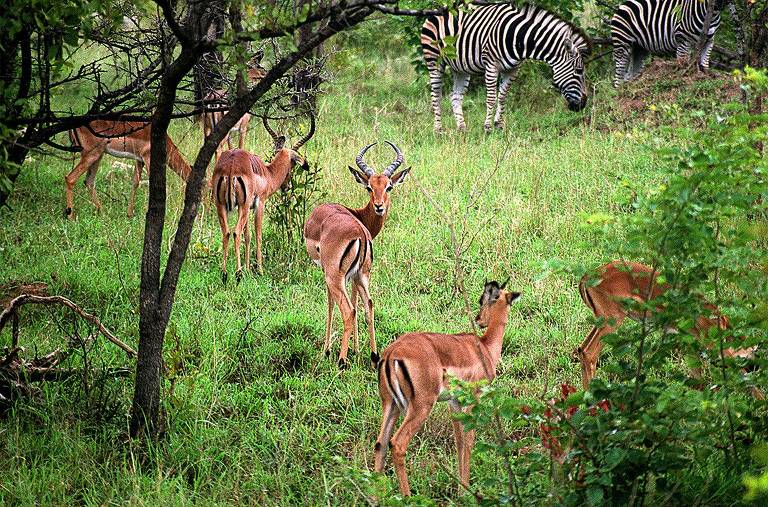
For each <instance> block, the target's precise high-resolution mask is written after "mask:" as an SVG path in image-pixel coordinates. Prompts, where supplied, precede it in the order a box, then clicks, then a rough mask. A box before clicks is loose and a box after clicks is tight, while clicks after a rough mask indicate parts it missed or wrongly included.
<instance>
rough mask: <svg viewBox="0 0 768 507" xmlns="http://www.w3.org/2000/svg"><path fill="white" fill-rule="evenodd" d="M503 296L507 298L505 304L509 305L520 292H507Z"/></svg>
mask: <svg viewBox="0 0 768 507" xmlns="http://www.w3.org/2000/svg"><path fill="white" fill-rule="evenodd" d="M504 296H505V297H506V298H507V304H508V305H511V304H512V303H513V302H514V301H515V300H516V299H517V298H519V297H520V293H519V292H507V293H506V294H505V295H504Z"/></svg>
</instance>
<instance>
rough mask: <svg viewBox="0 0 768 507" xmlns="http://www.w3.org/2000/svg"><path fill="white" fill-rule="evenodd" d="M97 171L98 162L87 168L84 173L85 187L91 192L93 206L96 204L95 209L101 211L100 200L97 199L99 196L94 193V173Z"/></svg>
mask: <svg viewBox="0 0 768 507" xmlns="http://www.w3.org/2000/svg"><path fill="white" fill-rule="evenodd" d="M99 162H101V159H99ZM98 171H99V163H96V164H93V165H91V167H89V168H88V172H87V173H85V187H86V188H87V189H88V192H89V193H90V194H91V202H92V203H93V205H94V206H96V211H99V212H100V211H101V201H99V196H98V195H96V173H97V172H98Z"/></svg>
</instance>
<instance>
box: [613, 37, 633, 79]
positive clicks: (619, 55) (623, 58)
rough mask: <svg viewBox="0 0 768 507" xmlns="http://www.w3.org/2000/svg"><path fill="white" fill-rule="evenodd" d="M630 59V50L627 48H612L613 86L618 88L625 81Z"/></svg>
mask: <svg viewBox="0 0 768 507" xmlns="http://www.w3.org/2000/svg"><path fill="white" fill-rule="evenodd" d="M631 57H632V48H630V47H627V46H614V47H613V63H614V65H615V68H616V69H615V72H614V74H613V86H614V87H615V88H618V87H619V85H620V84H621V83H623V82H624V81H626V80H627V69H628V68H629V59H630V58H631Z"/></svg>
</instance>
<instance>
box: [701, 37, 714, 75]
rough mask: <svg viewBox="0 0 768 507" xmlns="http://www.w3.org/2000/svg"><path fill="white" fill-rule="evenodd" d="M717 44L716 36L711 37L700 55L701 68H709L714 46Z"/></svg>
mask: <svg viewBox="0 0 768 507" xmlns="http://www.w3.org/2000/svg"><path fill="white" fill-rule="evenodd" d="M714 44H715V37H714V36H712V37H709V38H708V39H707V43H706V44H704V48H703V49H702V50H701V55H700V56H699V70H707V69H709V57H710V55H711V54H712V46H713V45H714Z"/></svg>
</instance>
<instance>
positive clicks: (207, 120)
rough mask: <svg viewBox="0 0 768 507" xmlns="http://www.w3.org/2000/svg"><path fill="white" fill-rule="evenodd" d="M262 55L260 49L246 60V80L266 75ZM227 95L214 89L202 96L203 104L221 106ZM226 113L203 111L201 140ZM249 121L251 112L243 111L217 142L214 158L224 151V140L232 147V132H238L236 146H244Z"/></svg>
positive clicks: (249, 80) (241, 147)
mask: <svg viewBox="0 0 768 507" xmlns="http://www.w3.org/2000/svg"><path fill="white" fill-rule="evenodd" d="M263 56H264V52H263V51H260V52H258V53H256V55H255V56H254V57H253V58H252V59H251V61H250V62H248V82H249V83H250V84H255V83H257V82H258V81H259V80H261V79H262V78H263V77H264V76H266V75H267V71H266V69H264V67H262V66H261V58H262V57H263ZM227 99H228V95H227V92H226V90H214V91H212V92H210V93H208V94H207V95H206V96H205V97H203V104H204V105H205V106H214V107H223V106H226V104H227ZM226 113H227V111H208V112H205V113H203V140H205V138H207V137H208V136H209V135H211V132H213V129H214V128H216V125H217V124H218V123H219V122H220V121H221V118H222V117H223V116H224V115H225V114H226ZM250 122H251V114H250V113H245V114H244V115H243V117H242V118H240V119H239V120H238V121H237V123H235V126H234V127H232V128H231V129H230V131H229V132H228V133H227V137H226V138H225V139H224V140H222V141H221V143H219V146H218V147H217V148H216V152H215V153H214V154H213V157H214V160H215V161H216V162H218V161H219V157H220V156H221V154H222V153H224V141H225V140H226V142H227V149H229V150H231V149H232V137H231V134H232V132H237V133H238V139H237V147H238V148H240V149H241V150H242V149H243V148H244V146H245V137H246V135H247V134H248V125H249V124H250Z"/></svg>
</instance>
